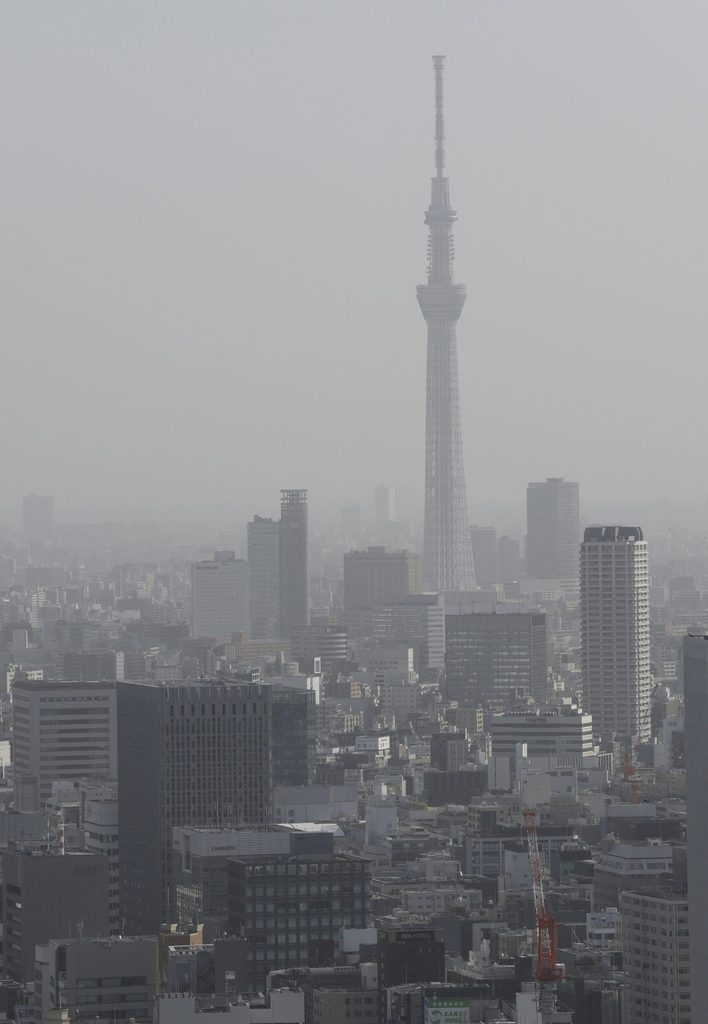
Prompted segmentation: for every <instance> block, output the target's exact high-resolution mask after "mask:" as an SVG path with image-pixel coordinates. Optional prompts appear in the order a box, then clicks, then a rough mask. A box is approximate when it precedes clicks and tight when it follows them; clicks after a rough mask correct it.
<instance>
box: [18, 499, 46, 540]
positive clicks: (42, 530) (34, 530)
mask: <svg viewBox="0 0 708 1024" xmlns="http://www.w3.org/2000/svg"><path fill="white" fill-rule="evenodd" d="M22 532H23V533H24V535H25V537H26V539H27V540H29V541H40V542H41V541H45V540H51V539H52V537H53V536H54V498H50V497H47V496H45V495H43V494H27V495H26V496H25V497H24V498H23V499H22Z"/></svg>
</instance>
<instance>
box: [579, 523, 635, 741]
mask: <svg viewBox="0 0 708 1024" xmlns="http://www.w3.org/2000/svg"><path fill="white" fill-rule="evenodd" d="M580 601H581V645H582V654H581V659H582V672H583V690H584V701H583V703H584V707H585V708H586V710H587V711H589V712H590V714H591V715H592V720H593V728H594V729H595V732H596V733H598V734H599V735H601V736H603V737H607V738H611V737H612V736H613V735H614V734H615V733H619V734H620V735H621V736H624V737H627V740H628V742H631V743H632V744H634V743H636V742H637V740H640V741H642V742H644V741H646V740H647V739H648V738H649V734H650V724H651V718H650V712H651V708H650V703H651V668H650V652H649V564H648V557H647V542H646V541H645V540H644V539H643V534H642V531H641V530H640V529H639V527H638V526H592V527H588V528H587V529H586V530H585V536H584V539H583V543H582V545H581V548H580Z"/></svg>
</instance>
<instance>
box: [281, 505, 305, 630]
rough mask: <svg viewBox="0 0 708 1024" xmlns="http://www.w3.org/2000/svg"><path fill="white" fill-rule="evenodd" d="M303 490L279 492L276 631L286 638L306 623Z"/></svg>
mask: <svg viewBox="0 0 708 1024" xmlns="http://www.w3.org/2000/svg"><path fill="white" fill-rule="evenodd" d="M307 522H308V516H307V491H281V492H280V629H281V633H282V636H283V637H285V638H286V639H289V638H290V636H291V635H292V633H293V630H296V629H302V628H303V627H304V626H307V625H308V624H309V621H310V580H309V554H308V525H307Z"/></svg>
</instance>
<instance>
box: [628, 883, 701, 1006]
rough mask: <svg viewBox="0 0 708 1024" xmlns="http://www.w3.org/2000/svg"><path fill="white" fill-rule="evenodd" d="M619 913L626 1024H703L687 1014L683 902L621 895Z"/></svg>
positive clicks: (652, 894) (665, 896)
mask: <svg viewBox="0 0 708 1024" xmlns="http://www.w3.org/2000/svg"><path fill="white" fill-rule="evenodd" d="M620 910H621V912H622V962H623V966H624V977H625V982H624V986H623V992H622V996H623V1007H622V1009H623V1014H622V1020H623V1021H624V1022H625V1024H644V1022H645V1021H649V1020H651V1021H653V1020H654V1017H656V1019H657V1020H662V1019H665V1020H667V1021H671V1024H685V1022H690V1021H691V1020H694V1021H699V1020H705V1018H704V1017H703V1016H702V1015H698V1014H697V1013H696V1011H695V1008H694V1009H693V1011H692V1010H691V974H690V967H689V950H688V901H687V900H686V897H685V896H681V895H679V894H678V893H674V892H656V891H654V890H651V889H648V890H638V891H636V892H622V894H621V897H620ZM647 922H655V924H651V923H649V925H648V926H647ZM657 933H659V935H660V940H659V941H660V942H661V947H660V950H661V952H659V949H657V939H656V935H657ZM669 965H670V966H669ZM657 1011H659V1012H658V1013H657Z"/></svg>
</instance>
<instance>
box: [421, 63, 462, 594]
mask: <svg viewBox="0 0 708 1024" xmlns="http://www.w3.org/2000/svg"><path fill="white" fill-rule="evenodd" d="M433 67H434V69H435V168H436V174H435V177H434V178H433V180H432V197H431V201H430V206H429V208H428V210H427V213H426V215H425V223H426V224H427V225H428V227H429V229H430V237H429V239H428V283H427V284H421V285H418V302H419V303H420V308H421V311H422V313H423V316H424V317H425V320H426V323H427V325H428V365H427V377H426V381H427V383H426V412H425V524H424V534H423V589H424V590H426V591H450V590H472V589H473V588H474V564H473V560H472V539H471V537H470V523H469V516H468V512H467V490H466V487H465V466H464V461H463V458H462V428H461V426H460V386H459V381H458V373H457V321H458V320H459V318H460V313H461V312H462V307H463V305H464V303H465V298H466V295H467V289H466V288H465V285H463V284H455V283H454V275H453V269H452V268H453V260H454V244H453V238H452V225H453V224H454V222H455V221H456V220H457V215H456V212H455V210H453V209H452V207H451V206H450V191H449V181H448V179H447V178H446V177H445V176H444V169H445V128H444V121H443V69H444V67H445V58H444V57H433Z"/></svg>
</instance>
